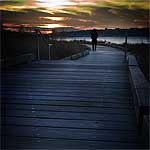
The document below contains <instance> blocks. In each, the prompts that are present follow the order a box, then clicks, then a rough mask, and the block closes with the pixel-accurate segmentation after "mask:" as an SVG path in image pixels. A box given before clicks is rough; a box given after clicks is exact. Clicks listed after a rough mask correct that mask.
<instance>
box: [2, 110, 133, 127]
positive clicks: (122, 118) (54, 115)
mask: <svg viewBox="0 0 150 150" xmlns="http://www.w3.org/2000/svg"><path fill="white" fill-rule="evenodd" d="M2 116H3V117H7V116H8V117H11V116H12V117H13V116H14V117H23V118H24V117H27V118H43V119H64V120H65V119H67V120H89V121H107V122H126V123H128V125H133V124H134V123H136V119H135V116H133V115H121V114H111V115H110V114H109V113H106V114H104V113H103V114H97V113H87V112H82V113H80V112H59V111H58V112H57V111H39V110H38V111H36V110H21V111H20V110H16V109H15V110H11V109H9V110H3V109H2ZM112 116H113V117H112Z"/></svg>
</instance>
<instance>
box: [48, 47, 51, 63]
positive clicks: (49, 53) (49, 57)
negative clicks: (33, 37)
mask: <svg viewBox="0 0 150 150" xmlns="http://www.w3.org/2000/svg"><path fill="white" fill-rule="evenodd" d="M51 46H52V44H48V47H49V51H48V59H49V60H51Z"/></svg>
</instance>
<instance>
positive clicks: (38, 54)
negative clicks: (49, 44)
mask: <svg viewBox="0 0 150 150" xmlns="http://www.w3.org/2000/svg"><path fill="white" fill-rule="evenodd" d="M35 32H36V36H37V60H40V40H39V35H38V30H35Z"/></svg>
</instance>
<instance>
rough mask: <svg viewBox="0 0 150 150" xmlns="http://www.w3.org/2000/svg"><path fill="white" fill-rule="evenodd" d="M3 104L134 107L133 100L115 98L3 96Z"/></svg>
mask: <svg viewBox="0 0 150 150" xmlns="http://www.w3.org/2000/svg"><path fill="white" fill-rule="evenodd" d="M1 103H2V104H24V105H31V104H33V105H51V106H56V105H59V106H82V107H86V106H87V107H113V108H122V109H132V108H133V106H132V102H131V101H128V103H123V102H122V101H121V102H118V101H117V102H114V101H113V100H109V101H108V100H105V99H104V100H98V101H94V100H92V101H88V100H87V101H77V100H75V99H74V100H44V99H43V100H42V99H36V100H33V99H13V98H8V99H6V98H2V99H1Z"/></svg>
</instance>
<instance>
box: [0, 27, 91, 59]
mask: <svg viewBox="0 0 150 150" xmlns="http://www.w3.org/2000/svg"><path fill="white" fill-rule="evenodd" d="M44 37H45V39H46V41H47V43H46V42H45V41H44V40H43V39H42V37H39V43H40V44H39V47H40V59H48V50H49V47H48V43H52V44H53V46H52V47H51V58H52V59H61V58H64V57H68V56H70V55H72V54H76V53H79V52H81V51H84V50H86V49H88V48H87V47H86V46H84V45H82V44H81V43H80V42H77V41H76V42H65V41H60V42H59V41H50V40H49V36H48V35H44ZM1 42H2V46H1V48H2V51H1V59H6V58H11V57H16V56H19V55H23V54H28V53H32V54H34V55H35V56H36V57H37V35H36V33H19V32H11V31H4V30H3V31H2V32H1Z"/></svg>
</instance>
